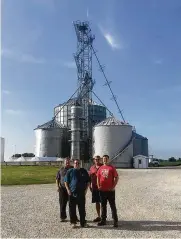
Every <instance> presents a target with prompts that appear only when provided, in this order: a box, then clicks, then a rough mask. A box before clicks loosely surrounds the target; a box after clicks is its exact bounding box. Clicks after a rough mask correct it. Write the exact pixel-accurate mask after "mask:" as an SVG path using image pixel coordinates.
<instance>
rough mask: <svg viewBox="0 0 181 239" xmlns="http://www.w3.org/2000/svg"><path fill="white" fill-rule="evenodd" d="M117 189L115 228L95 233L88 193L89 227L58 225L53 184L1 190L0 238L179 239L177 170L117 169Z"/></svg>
mask: <svg viewBox="0 0 181 239" xmlns="http://www.w3.org/2000/svg"><path fill="white" fill-rule="evenodd" d="M118 171H119V174H120V180H119V183H118V185H117V190H116V201H117V209H118V216H119V227H118V228H113V227H112V219H111V213H110V209H108V215H109V216H108V220H109V222H108V225H107V226H104V227H101V228H98V227H97V225H96V224H95V223H92V222H91V220H92V219H94V218H95V216H96V213H95V206H94V205H92V204H91V194H90V192H89V193H88V195H87V203H86V208H87V220H88V223H89V226H90V227H89V228H77V229H72V228H71V227H70V224H69V222H64V223H61V222H60V220H59V204H58V193H57V192H56V186H55V184H53V185H52V184H48V185H29V186H8V187H2V188H1V237H2V238H7V237H8V238H10V237H14V238H47V237H48V238H55V237H56V238H64V237H65V238H113V237H114V238H115V237H116V238H120V237H121V238H126V237H127V238H130V237H131V238H181V169H121V170H118Z"/></svg>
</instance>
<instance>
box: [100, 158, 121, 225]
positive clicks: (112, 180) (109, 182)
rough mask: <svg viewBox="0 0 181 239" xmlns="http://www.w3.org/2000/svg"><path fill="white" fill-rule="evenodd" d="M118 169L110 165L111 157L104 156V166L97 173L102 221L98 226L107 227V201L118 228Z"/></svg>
mask: <svg viewBox="0 0 181 239" xmlns="http://www.w3.org/2000/svg"><path fill="white" fill-rule="evenodd" d="M118 179H119V178H118V173H117V171H116V168H115V167H113V166H112V165H110V164H109V156H108V155H104V156H103V166H101V167H100V168H99V170H98V172H97V186H98V189H99V190H100V197H101V211H102V213H101V221H100V222H99V223H98V226H103V225H106V218H107V201H108V202H109V205H110V207H111V211H112V217H113V220H114V227H118V216H117V209H116V203H115V186H116V184H117V182H118Z"/></svg>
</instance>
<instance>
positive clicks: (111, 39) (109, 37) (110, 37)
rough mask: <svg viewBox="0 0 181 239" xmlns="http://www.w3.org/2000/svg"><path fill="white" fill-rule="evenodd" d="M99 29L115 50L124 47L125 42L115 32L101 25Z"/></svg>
mask: <svg viewBox="0 0 181 239" xmlns="http://www.w3.org/2000/svg"><path fill="white" fill-rule="evenodd" d="M99 29H100V31H101V33H102V35H103V36H104V38H105V39H106V41H107V43H108V44H109V45H110V46H111V48H112V49H113V50H120V49H123V48H124V46H123V43H122V42H121V41H120V40H119V39H118V38H117V36H116V34H115V33H111V31H110V30H107V29H104V28H103V27H102V26H101V25H99Z"/></svg>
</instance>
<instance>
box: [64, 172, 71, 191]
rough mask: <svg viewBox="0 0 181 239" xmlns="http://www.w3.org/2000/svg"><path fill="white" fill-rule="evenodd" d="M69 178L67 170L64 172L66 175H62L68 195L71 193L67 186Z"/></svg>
mask: <svg viewBox="0 0 181 239" xmlns="http://www.w3.org/2000/svg"><path fill="white" fill-rule="evenodd" d="M69 179H70V172H69V171H68V172H67V173H66V176H65V177H64V184H65V187H66V190H67V193H68V195H71V191H70V188H69V181H70V180H69Z"/></svg>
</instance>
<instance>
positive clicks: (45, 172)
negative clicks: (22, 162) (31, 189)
mask: <svg viewBox="0 0 181 239" xmlns="http://www.w3.org/2000/svg"><path fill="white" fill-rule="evenodd" d="M58 169H59V167H58V166H57V167H56V166H2V167H1V185H27V184H46V183H55V177H56V173H57V171H58Z"/></svg>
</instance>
